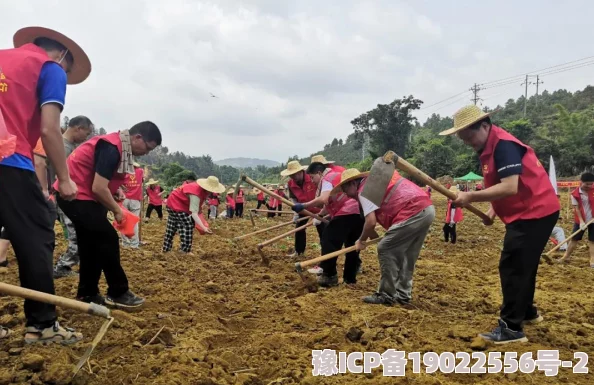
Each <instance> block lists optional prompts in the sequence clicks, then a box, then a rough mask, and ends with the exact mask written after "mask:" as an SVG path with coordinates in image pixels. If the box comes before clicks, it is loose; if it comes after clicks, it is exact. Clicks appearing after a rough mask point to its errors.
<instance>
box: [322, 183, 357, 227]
mask: <svg viewBox="0 0 594 385" xmlns="http://www.w3.org/2000/svg"><path fill="white" fill-rule="evenodd" d="M340 176H341V174H340V173H338V172H333V171H331V172H329V173H327V174H326V175H324V177H323V178H322V181H326V182H330V184H332V187H336V185H338V184H339V183H340ZM320 183H322V182H320ZM326 211H327V212H328V214H330V218H334V217H339V216H342V215H353V214H359V213H360V211H359V202H357V201H356V200H354V199H353V198H349V197H348V196H347V195H346V194H345V193H342V192H340V193H338V194H336V195H334V196H332V195H331V196H330V198H328V203H327V204H326Z"/></svg>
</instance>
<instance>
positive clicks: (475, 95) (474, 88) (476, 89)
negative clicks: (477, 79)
mask: <svg viewBox="0 0 594 385" xmlns="http://www.w3.org/2000/svg"><path fill="white" fill-rule="evenodd" d="M480 90H482V88H481V87H480V86H479V85H478V84H476V83H474V86H472V87H470V91H472V93H473V97H472V99H470V100H472V101H473V102H474V105H475V106H476V103H478V101H479V100H482V99H481V98H479V97H478V92H479V91H480Z"/></svg>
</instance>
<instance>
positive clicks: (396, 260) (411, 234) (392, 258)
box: [377, 206, 435, 301]
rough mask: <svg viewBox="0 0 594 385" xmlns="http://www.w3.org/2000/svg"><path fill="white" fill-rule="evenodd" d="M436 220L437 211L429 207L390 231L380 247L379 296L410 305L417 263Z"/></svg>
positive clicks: (394, 226) (378, 253)
mask: <svg viewBox="0 0 594 385" xmlns="http://www.w3.org/2000/svg"><path fill="white" fill-rule="evenodd" d="M434 218H435V208H434V207H433V206H429V207H427V208H425V209H424V210H423V211H421V212H420V213H418V214H417V215H415V216H413V217H411V218H409V219H407V220H406V221H404V222H401V223H397V224H395V225H393V226H392V227H390V228H389V229H388V231H387V232H386V235H384V238H383V239H382V240H381V242H380V243H379V244H378V246H377V256H378V259H379V264H380V269H381V278H380V283H379V288H378V290H377V291H378V293H380V294H384V295H386V296H388V297H390V298H391V299H394V300H401V301H410V299H411V297H412V295H411V294H412V283H413V273H414V271H415V263H416V262H417V259H418V258H419V254H420V253H421V248H422V247H423V242H425V237H426V236H427V233H428V232H429V227H430V226H431V223H432V222H433V219H434Z"/></svg>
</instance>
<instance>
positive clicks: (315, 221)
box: [313, 219, 322, 226]
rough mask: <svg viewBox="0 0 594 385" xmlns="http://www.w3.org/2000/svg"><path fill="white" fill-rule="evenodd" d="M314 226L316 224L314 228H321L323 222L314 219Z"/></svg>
mask: <svg viewBox="0 0 594 385" xmlns="http://www.w3.org/2000/svg"><path fill="white" fill-rule="evenodd" d="M313 224H314V226H319V225H321V224H322V221H320V220H319V219H314V220H313Z"/></svg>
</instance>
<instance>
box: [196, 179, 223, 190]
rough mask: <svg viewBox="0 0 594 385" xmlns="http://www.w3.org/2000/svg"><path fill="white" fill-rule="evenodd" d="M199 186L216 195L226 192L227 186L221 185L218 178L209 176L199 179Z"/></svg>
mask: <svg viewBox="0 0 594 385" xmlns="http://www.w3.org/2000/svg"><path fill="white" fill-rule="evenodd" d="M196 182H197V183H198V186H200V187H202V188H203V189H205V190H206V191H210V192H214V193H219V194H220V193H222V192H224V191H225V186H223V185H222V184H220V183H219V178H217V177H216V176H209V177H208V178H202V179H198V180H197V181H196Z"/></svg>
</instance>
